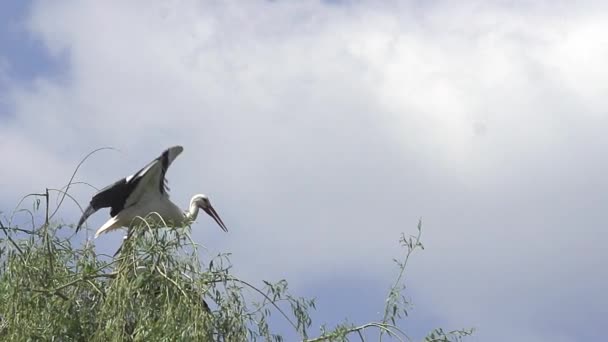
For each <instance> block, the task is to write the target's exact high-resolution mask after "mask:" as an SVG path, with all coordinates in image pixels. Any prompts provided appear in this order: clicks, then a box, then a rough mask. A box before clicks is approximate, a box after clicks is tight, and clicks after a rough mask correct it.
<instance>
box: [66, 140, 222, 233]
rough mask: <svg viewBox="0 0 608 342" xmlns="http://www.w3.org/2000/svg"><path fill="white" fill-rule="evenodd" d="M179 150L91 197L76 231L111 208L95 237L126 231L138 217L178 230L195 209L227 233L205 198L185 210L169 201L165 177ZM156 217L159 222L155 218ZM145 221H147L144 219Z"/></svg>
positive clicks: (197, 197)
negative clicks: (92, 216) (104, 209)
mask: <svg viewBox="0 0 608 342" xmlns="http://www.w3.org/2000/svg"><path fill="white" fill-rule="evenodd" d="M183 150H184V148H183V147H181V146H173V147H170V148H168V149H167V150H165V151H164V152H163V153H162V154H161V155H160V156H159V157H158V158H156V159H154V160H153V161H151V162H150V163H149V164H148V165H146V166H144V167H143V168H142V169H141V170H139V171H137V172H136V173H135V174H133V175H131V176H128V177H125V178H123V179H121V180H119V181H117V182H116V183H114V184H112V185H109V186H107V187H105V188H103V189H101V190H100V191H99V192H98V193H97V194H95V196H93V198H92V199H91V202H90V204H89V206H88V207H87V209H86V210H85V211H84V213H83V214H82V217H81V218H80V221H78V226H77V227H76V232H78V230H79V229H80V227H81V226H82V224H83V223H84V222H85V221H86V220H87V218H89V216H91V215H93V214H94V213H95V212H96V211H98V210H99V209H101V208H111V210H110V216H111V218H110V219H109V220H108V221H107V222H106V223H104V224H103V225H102V226H101V227H100V228H99V229H98V230H97V232H96V233H95V238H97V237H98V236H99V235H100V234H102V233H107V232H109V231H112V230H115V229H118V228H121V227H127V228H129V227H130V226H131V225H132V224H133V223H135V222H137V218H138V217H139V218H146V222H150V221H151V222H152V223H153V224H156V225H157V224H159V223H163V222H164V223H166V225H170V226H173V227H182V226H185V225H188V224H190V223H192V222H193V221H194V220H196V217H197V216H198V211H199V209H203V210H204V211H205V212H206V213H207V214H208V215H209V216H211V217H212V218H213V219H214V220H215V222H216V223H217V224H218V225H219V226H220V228H222V229H223V230H224V231H225V232H227V231H228V229H227V228H226V225H224V222H223V221H222V219H221V218H220V216H219V215H218V214H217V212H216V211H215V209H213V206H211V202H209V198H208V197H207V196H205V195H202V194H198V195H194V196H193V197H192V199H191V200H190V206H189V207H188V210H186V211H182V210H181V209H180V208H179V207H177V206H176V205H175V204H173V202H171V200H169V194H168V193H167V191H168V190H169V188H168V187H167V184H166V179H165V174H166V173H167V169H168V168H169V166H170V165H171V163H172V162H173V160H175V158H177V156H178V155H179V154H180V153H182V151H183ZM154 213H156V214H158V215H156V214H154ZM150 214H152V215H150ZM159 216H160V218H162V220H160V219H158V217H159ZM149 218H151V220H148V219H149ZM164 223H163V224H164Z"/></svg>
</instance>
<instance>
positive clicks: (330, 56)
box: [0, 1, 608, 341]
mask: <svg viewBox="0 0 608 342" xmlns="http://www.w3.org/2000/svg"><path fill="white" fill-rule="evenodd" d="M142 4H143V3H136V2H128V3H127V2H118V1H116V2H96V3H93V2H86V3H85V2H74V1H63V2H52V3H51V2H38V3H36V6H35V7H34V9H33V12H32V15H31V18H30V22H29V27H30V28H31V30H32V31H33V32H35V34H37V35H38V36H39V37H40V39H41V40H42V41H43V42H44V43H45V44H46V45H47V47H48V48H49V50H50V51H51V52H53V53H54V54H55V55H56V56H63V55H67V56H68V58H69V65H70V67H69V69H68V70H69V74H68V75H67V76H66V77H65V78H62V81H61V82H59V83H58V82H57V81H53V80H45V79H39V80H36V81H35V82H34V83H33V84H31V85H29V86H28V87H25V88H24V87H21V88H18V87H15V88H13V89H12V90H11V92H10V93H9V96H10V99H11V101H12V103H13V104H14V106H15V108H16V109H15V113H14V119H13V120H11V121H9V122H8V123H7V124H5V125H3V126H2V127H0V134H1V135H2V136H3V137H4V136H8V135H10V137H11V138H10V141H11V142H12V143H11V145H9V144H8V143H3V144H2V145H1V147H0V149H1V150H2V155H3V156H8V157H9V158H10V160H14V161H16V163H19V164H24V163H30V164H31V165H32V166H33V168H30V170H35V165H36V164H41V163H42V164H44V165H45V171H46V172H45V173H44V174H43V175H37V174H34V173H33V172H23V171H22V170H21V169H17V170H13V169H8V170H7V169H4V170H2V171H1V172H2V174H0V176H1V177H2V179H12V180H13V182H12V184H10V185H9V186H8V190H7V191H8V193H9V194H11V195H10V196H14V197H16V196H17V195H20V194H23V193H24V192H28V191H31V190H32V189H37V188H42V187H44V186H46V185H50V184H63V183H64V182H65V180H66V177H67V176H69V170H70V169H71V168H72V167H73V166H74V165H75V164H76V163H77V161H78V160H79V158H80V157H81V156H82V155H84V154H85V153H86V152H88V151H90V150H91V149H93V148H95V147H99V146H106V145H111V146H115V147H118V148H119V149H121V150H122V151H123V153H122V154H113V153H104V154H100V155H98V156H97V157H96V159H94V160H93V161H91V163H90V164H87V165H85V167H84V168H83V173H82V174H81V175H80V178H81V179H85V180H87V181H90V182H92V183H94V184H96V185H99V186H101V185H104V184H105V183H109V182H110V181H112V180H114V178H118V177H122V176H124V175H126V174H128V173H130V172H132V171H134V170H135V169H137V168H138V167H140V166H141V165H143V164H145V163H146V162H147V161H148V160H149V159H151V158H153V157H154V156H155V155H156V154H158V153H159V152H160V151H161V150H162V149H164V148H165V147H167V146H170V145H174V144H178V143H179V144H183V145H184V146H185V148H186V150H185V153H184V154H183V156H182V157H180V159H179V160H177V161H176V163H175V164H174V166H172V169H171V171H170V174H169V179H170V181H171V185H172V186H171V187H172V193H173V198H174V199H175V200H176V201H177V202H179V203H180V204H182V205H184V204H185V201H186V199H187V198H189V196H190V195H191V193H192V192H199V191H202V192H207V193H208V194H209V195H210V196H211V198H212V200H213V201H214V202H215V206H216V207H217V209H218V211H219V212H220V214H221V215H222V216H223V217H224V220H225V221H226V222H227V223H228V224H229V229H230V233H229V235H227V236H226V235H223V234H222V233H221V232H219V230H218V229H216V227H214V226H213V223H212V222H210V220H205V219H203V220H201V221H202V223H199V224H198V225H197V227H198V228H200V227H201V226H204V230H203V229H202V230H201V232H200V233H198V232H197V238H199V239H200V240H201V241H206V245H208V246H209V247H210V248H211V247H213V248H212V249H213V250H230V251H233V252H234V253H235V255H234V260H235V261H236V263H237V265H238V267H239V268H238V270H239V271H240V272H242V273H243V274H246V275H249V278H252V277H253V278H254V279H255V278H275V279H276V278H277V277H283V276H285V277H287V278H289V279H293V280H294V281H295V284H296V285H298V284H300V285H299V286H305V285H306V284H307V283H309V282H313V281H311V280H307V279H319V277H321V278H322V279H330V278H331V277H332V275H333V274H335V273H336V272H337V271H336V270H337V269H340V270H341V272H362V273H365V274H367V275H368V277H370V279H374V278H375V277H377V278H378V279H381V281H378V284H380V285H379V286H384V285H385V284H388V278H387V274H388V272H389V270H391V268H390V265H389V260H390V258H391V257H392V256H394V255H395V254H396V253H398V249H397V244H396V239H397V237H398V232H400V231H403V230H406V231H413V230H414V227H415V224H416V220H417V218H418V217H419V216H422V217H423V218H424V219H425V227H426V230H425V234H426V242H427V245H428V249H427V250H426V251H425V252H424V253H423V254H421V255H420V256H419V257H418V258H416V259H415V261H414V264H413V268H412V274H411V276H410V277H411V278H410V279H411V281H412V290H413V291H414V293H415V294H416V295H415V296H414V300H416V298H417V296H419V300H416V301H417V302H418V303H419V305H418V306H419V307H423V308H424V311H423V312H424V313H427V314H429V315H432V316H435V317H440V319H441V320H443V321H445V322H447V323H448V324H449V325H450V327H457V326H469V325H476V326H478V327H479V328H480V330H481V332H480V334H479V336H480V338H481V339H492V340H495V341H499V340H501V339H503V340H505V341H506V340H524V339H526V338H527V339H528V340H530V341H536V340H547V339H549V338H563V339H564V340H568V338H570V337H571V340H575V339H576V332H577V330H576V329H575V330H572V331H566V329H564V330H563V331H560V329H559V328H555V329H554V331H550V329H543V328H542V326H543V325H544V324H550V323H552V322H559V323H560V324H561V323H565V322H567V321H568V319H571V320H575V318H576V316H577V315H580V314H584V313H585V312H587V311H588V310H590V311H591V312H600V309H598V308H597V307H595V308H590V307H589V306H587V305H583V304H580V303H590V305H591V304H592V303H594V302H595V303H598V302H599V303H603V305H600V307H604V306H605V304H607V303H606V302H607V298H606V296H605V295H604V294H603V293H602V291H601V287H599V286H591V287H590V285H589V282H587V281H585V280H584V279H592V280H593V284H597V283H604V284H605V283H606V277H605V276H602V275H601V274H600V275H598V274H597V269H598V268H601V265H603V263H604V262H605V260H606V257H607V255H606V252H605V249H603V248H602V247H601V241H603V240H604V239H605V238H606V233H604V232H605V231H606V230H604V229H601V226H602V222H603V221H604V219H603V212H604V210H603V208H602V203H605V202H606V201H605V200H606V196H605V195H604V194H605V193H606V191H605V190H606V188H607V182H606V181H605V176H604V175H605V174H606V172H605V171H606V165H607V164H606V163H605V162H603V160H602V159H603V155H604V154H605V148H604V146H608V145H607V144H606V143H607V141H606V140H607V139H606V138H605V134H604V132H605V129H606V115H605V113H604V111H603V108H604V107H605V105H606V100H605V99H604V97H605V96H604V94H605V91H604V88H605V84H607V83H606V81H607V76H608V75H607V74H606V73H605V72H603V71H602V70H603V69H605V68H604V67H603V64H604V63H603V61H604V60H605V55H606V53H607V52H608V48H607V46H606V44H605V42H604V40H605V39H604V38H603V36H602V35H601V32H604V31H605V24H604V22H605V21H606V20H605V19H606V18H605V17H604V16H602V14H601V12H600V11H596V10H595V9H596V7H594V6H591V5H588V6H586V7H580V8H571V7H572V6H573V5H569V4H567V3H558V4H557V5H555V6H553V4H546V5H538V6H534V7H526V8H523V7H522V8H520V7H515V6H514V5H513V6H506V5H502V6H501V5H489V4H486V5H479V4H475V3H474V2H471V3H470V4H469V5H462V6H452V5H447V4H445V3H444V4H435V5H429V6H419V7H413V6H398V5H385V6H384V7H382V6H377V7H372V5H368V4H365V3H358V4H349V5H346V6H333V5H323V4H321V3H312V2H308V3H293V2H268V3H266V2H264V3H262V2H256V3H254V2H249V3H247V4H244V3H242V2H225V3H222V4H217V3H214V4H212V3H205V2H198V1H181V2H171V1H168V2H158V3H154V4H152V3H148V2H146V5H145V6H142ZM526 6H527V4H526ZM5 141H6V140H5ZM34 162H35V163H36V164H35V163H34ZM32 179H35V181H32ZM189 189H193V190H192V191H190V190H189ZM88 194H89V192H88V191H86V190H80V191H79V192H78V195H81V197H79V198H81V199H82V200H83V201H85V200H86V198H87V195H88ZM7 196H8V195H7ZM70 214H71V215H74V214H73V213H70ZM101 216H103V215H101V214H98V216H97V217H95V218H94V219H95V220H98V221H94V220H93V221H92V223H94V222H101V221H102V220H103V219H105V218H104V217H101ZM109 239H110V238H109ZM109 241H113V240H109ZM113 242H115V241H113ZM101 243H103V242H101ZM277 256H278V257H277ZM262 265H263V266H266V268H262V267H261V266H262ZM262 269H265V270H266V271H265V272H267V273H265V274H262V273H260V272H262ZM315 281H316V280H315ZM328 282H330V280H328ZM572 296H578V297H579V298H581V302H579V304H576V303H575V304H572V310H571V311H568V310H565V311H564V312H558V313H556V312H557V311H556V310H555V306H554V304H552V303H555V301H559V300H560V298H564V297H572ZM421 303H422V304H421ZM424 304H427V305H428V306H424ZM420 310H422V309H420ZM345 315H346V313H345ZM557 315H560V317H557V318H556V316H557ZM577 322H578V321H577ZM510 324H513V325H510ZM579 327H580V328H579V329H584V328H586V327H585V326H584V323H580V325H579ZM598 334H599V332H598ZM560 336H561V337H560ZM598 336H599V335H598Z"/></svg>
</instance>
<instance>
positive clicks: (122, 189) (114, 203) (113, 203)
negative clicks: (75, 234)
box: [76, 176, 141, 231]
mask: <svg viewBox="0 0 608 342" xmlns="http://www.w3.org/2000/svg"><path fill="white" fill-rule="evenodd" d="M140 180H141V176H139V177H136V176H133V177H131V179H129V181H127V178H123V179H121V180H119V181H117V182H115V183H114V184H112V185H109V186H106V187H105V188H103V189H101V190H100V191H99V192H98V193H97V194H95V196H93V198H92V199H91V202H90V203H89V206H88V207H87V210H85V212H84V213H83V214H82V217H81V218H80V221H78V226H77V227H76V231H78V230H79V229H80V226H82V224H83V223H84V221H86V220H87V218H88V217H89V216H91V215H93V214H94V213H95V212H96V211H97V210H99V209H101V208H111V209H110V216H111V217H113V216H115V215H116V214H118V213H119V212H120V211H121V210H123V209H124V206H125V202H126V201H127V198H128V197H129V195H130V194H131V192H132V191H133V189H135V187H136V186H137V184H138V183H139V181H140Z"/></svg>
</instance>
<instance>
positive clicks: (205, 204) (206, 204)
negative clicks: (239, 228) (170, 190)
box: [191, 194, 228, 232]
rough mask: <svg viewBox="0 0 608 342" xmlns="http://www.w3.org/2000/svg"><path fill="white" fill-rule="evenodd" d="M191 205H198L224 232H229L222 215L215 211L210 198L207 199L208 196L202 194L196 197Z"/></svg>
mask: <svg viewBox="0 0 608 342" xmlns="http://www.w3.org/2000/svg"><path fill="white" fill-rule="evenodd" d="M191 203H192V204H193V205H196V206H197V207H198V208H201V209H203V210H204V211H205V212H206V213H207V215H209V216H211V217H213V219H214V220H215V222H217V224H218V225H219V226H220V228H222V230H224V231H225V232H227V231H228V228H226V225H225V224H224V222H223V221H222V219H221V218H220V215H218V213H217V212H216V211H215V209H213V206H212V205H211V202H210V201H209V197H207V196H206V195H202V194H199V195H194V197H192V201H191Z"/></svg>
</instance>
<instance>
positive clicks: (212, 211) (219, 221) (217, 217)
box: [203, 206, 228, 232]
mask: <svg viewBox="0 0 608 342" xmlns="http://www.w3.org/2000/svg"><path fill="white" fill-rule="evenodd" d="M203 210H204V211H205V212H206V213H207V214H208V215H209V216H211V217H213V219H214V220H215V222H217V224H218V225H219V226H220V227H221V228H222V230H224V231H225V232H227V231H228V228H226V225H225V224H224V222H223V221H222V219H221V218H220V215H218V214H217V212H216V211H215V209H213V207H212V206H209V207H208V208H203Z"/></svg>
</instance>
